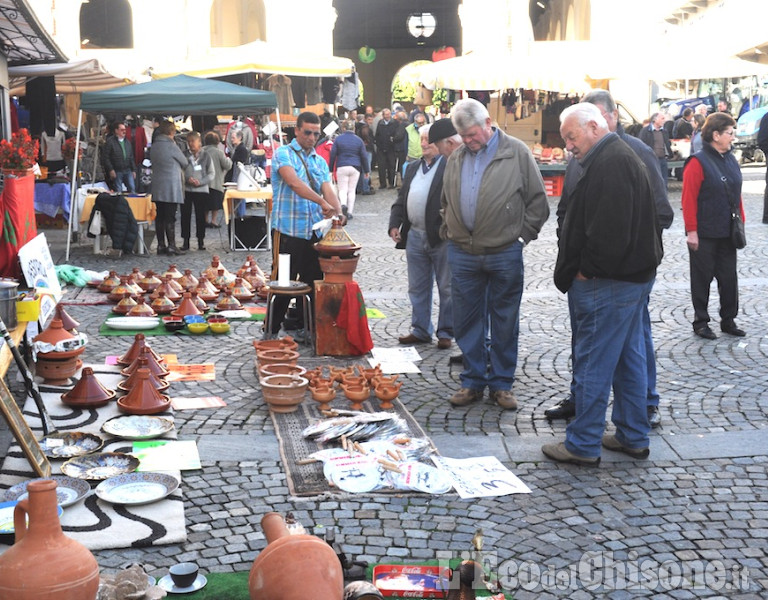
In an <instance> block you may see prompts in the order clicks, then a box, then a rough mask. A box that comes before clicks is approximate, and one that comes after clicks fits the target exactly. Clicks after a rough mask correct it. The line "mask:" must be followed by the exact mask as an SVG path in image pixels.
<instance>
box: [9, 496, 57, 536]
mask: <svg viewBox="0 0 768 600" xmlns="http://www.w3.org/2000/svg"><path fill="white" fill-rule="evenodd" d="M18 503H19V501H18V500H15V501H13V502H0V535H7V534H9V533H14V532H15V531H16V528H15V526H14V525H13V513H14V510H15V509H16V505H17V504H18ZM56 508H57V509H58V512H59V516H61V515H62V513H63V512H64V511H63V510H62V508H61V506H57V507H56ZM27 522H29V518H27Z"/></svg>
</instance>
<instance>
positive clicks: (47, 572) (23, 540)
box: [0, 479, 330, 600]
mask: <svg viewBox="0 0 768 600" xmlns="http://www.w3.org/2000/svg"><path fill="white" fill-rule="evenodd" d="M27 492H28V494H29V495H28V497H27V498H25V499H24V500H21V501H20V502H19V503H18V504H17V505H16V507H15V509H14V515H13V521H14V528H15V536H16V543H15V544H14V545H13V546H11V547H10V548H8V550H6V551H5V552H4V553H3V554H2V555H1V556H0V598H2V599H3V600H54V599H55V600H95V598H96V594H97V593H98V590H99V565H98V563H97V562H96V559H95V558H94V557H93V554H91V552H90V550H88V549H87V548H86V547H85V546H83V545H82V544H80V543H79V542H76V541H75V540H73V539H71V538H68V537H67V536H65V535H64V533H63V532H62V530H61V523H60V522H59V516H58V510H57V506H56V501H57V498H56V482H55V481H53V480H51V479H43V480H38V481H31V482H30V483H29V485H28V486H27ZM27 518H28V519H29V524H27ZM318 541H320V540H319V538H318ZM321 543H325V542H321ZM329 548H330V546H329Z"/></svg>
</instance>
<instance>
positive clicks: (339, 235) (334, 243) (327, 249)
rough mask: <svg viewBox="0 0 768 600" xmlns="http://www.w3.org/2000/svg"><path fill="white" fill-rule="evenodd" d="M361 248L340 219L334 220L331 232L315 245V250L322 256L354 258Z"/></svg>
mask: <svg viewBox="0 0 768 600" xmlns="http://www.w3.org/2000/svg"><path fill="white" fill-rule="evenodd" d="M360 248H362V246H360V245H359V244H357V243H355V241H354V240H353V239H352V238H351V237H350V236H349V234H348V233H347V232H346V230H345V229H344V227H342V225H341V221H339V220H338V219H334V220H333V225H331V230H330V231H329V232H328V233H326V234H325V235H324V236H323V239H322V240H320V241H319V242H317V243H316V244H315V250H317V252H318V253H319V254H320V255H322V256H340V257H346V256H352V255H353V254H354V253H355V252H357V251H358V250H360Z"/></svg>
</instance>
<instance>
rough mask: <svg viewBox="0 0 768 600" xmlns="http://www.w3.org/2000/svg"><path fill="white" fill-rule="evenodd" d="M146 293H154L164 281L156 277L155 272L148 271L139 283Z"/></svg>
mask: <svg viewBox="0 0 768 600" xmlns="http://www.w3.org/2000/svg"><path fill="white" fill-rule="evenodd" d="M137 283H138V284H139V286H141V289H143V290H144V291H145V292H154V291H155V290H156V289H157V288H158V287H160V284H161V283H163V281H162V280H161V279H160V278H159V277H157V276H156V275H155V272H154V271H147V272H146V273H145V274H144V277H143V278H142V279H139V280H138V281H137Z"/></svg>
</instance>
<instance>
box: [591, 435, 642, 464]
mask: <svg viewBox="0 0 768 600" xmlns="http://www.w3.org/2000/svg"><path fill="white" fill-rule="evenodd" d="M603 448H607V449H608V450H613V451H614V452H623V453H624V454H628V455H629V456H631V457H632V458H637V459H640V460H642V459H646V458H648V455H649V454H650V453H651V450H650V449H649V448H629V447H628V446H625V445H624V444H622V443H621V442H620V441H619V440H617V439H616V436H615V435H613V434H609V433H606V434H605V435H604V436H603Z"/></svg>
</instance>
